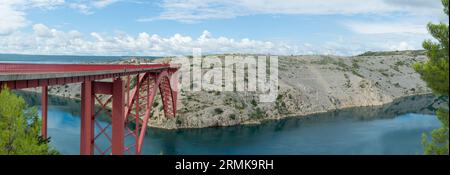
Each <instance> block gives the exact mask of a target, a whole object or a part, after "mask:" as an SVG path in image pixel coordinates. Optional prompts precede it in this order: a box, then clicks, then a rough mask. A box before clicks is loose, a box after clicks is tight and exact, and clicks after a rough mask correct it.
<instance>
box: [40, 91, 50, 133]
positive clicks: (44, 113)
mask: <svg viewBox="0 0 450 175" xmlns="http://www.w3.org/2000/svg"><path fill="white" fill-rule="evenodd" d="M47 90H48V86H47V85H44V86H42V96H41V108H42V109H41V111H42V127H41V135H42V137H43V138H44V139H46V138H47V113H48V94H47V93H48V92H47Z"/></svg>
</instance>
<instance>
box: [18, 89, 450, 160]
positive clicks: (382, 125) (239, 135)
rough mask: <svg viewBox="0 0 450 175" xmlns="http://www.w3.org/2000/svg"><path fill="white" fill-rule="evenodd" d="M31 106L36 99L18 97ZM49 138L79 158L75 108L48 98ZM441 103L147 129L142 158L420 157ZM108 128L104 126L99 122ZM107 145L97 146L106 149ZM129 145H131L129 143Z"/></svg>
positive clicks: (421, 99)
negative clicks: (259, 121) (237, 123)
mask: <svg viewBox="0 0 450 175" xmlns="http://www.w3.org/2000/svg"><path fill="white" fill-rule="evenodd" d="M22 95H23V96H25V97H26V98H27V101H28V102H29V103H34V104H36V105H39V104H38V101H39V100H38V98H37V97H38V96H37V95H36V94H32V93H24V94H22ZM49 101H50V103H51V105H50V107H49V121H48V122H49V123H48V133H49V135H50V136H51V145H52V146H53V147H55V148H56V149H57V150H59V151H60V152H61V153H62V154H79V139H80V138H79V137H80V117H79V112H80V111H79V103H78V102H76V101H75V100H67V99H63V98H57V97H52V98H50V100H49ZM439 103H441V102H440V100H438V99H436V98H435V97H433V96H429V95H427V96H416V97H408V98H404V99H401V100H398V101H396V102H394V103H392V104H389V105H385V106H381V107H364V108H353V109H346V110H339V111H335V112H328V113H323V114H316V115H310V116H307V117H296V118H290V119H285V120H279V121H268V122H264V123H263V124H261V125H247V126H234V127H224V128H204V129H180V130H164V129H155V128H151V129H149V131H148V132H147V135H146V137H145V144H144V147H143V151H142V153H143V154H153V155H158V154H421V153H422V146H421V143H420V142H421V135H422V133H424V132H430V131H431V130H433V129H435V128H438V127H439V126H440V123H439V121H438V120H437V119H436V117H435V116H434V115H433V113H434V109H435V107H436V106H437V105H439ZM100 123H101V124H102V125H106V124H107V122H106V121H101V122H100ZM106 142H107V141H106V139H105V138H103V139H102V140H100V141H99V144H100V145H105V143H106ZM127 142H128V143H129V144H131V143H132V142H133V140H132V139H131V138H130V139H127Z"/></svg>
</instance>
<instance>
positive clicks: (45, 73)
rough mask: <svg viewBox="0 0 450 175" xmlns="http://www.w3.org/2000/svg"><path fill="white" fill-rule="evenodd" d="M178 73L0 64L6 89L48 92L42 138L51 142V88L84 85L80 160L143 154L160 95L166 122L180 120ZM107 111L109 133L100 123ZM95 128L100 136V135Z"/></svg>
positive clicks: (163, 68)
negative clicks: (101, 143) (103, 144)
mask: <svg viewBox="0 0 450 175" xmlns="http://www.w3.org/2000/svg"><path fill="white" fill-rule="evenodd" d="M177 70H178V67H177V66H173V65H170V64H146V65H122V64H9V63H6V64H5V63H0V87H1V88H3V87H4V86H5V85H6V86H7V87H8V88H9V89H24V88H34V87H41V88H42V98H41V103H42V129H41V132H42V136H43V137H44V138H47V110H48V109H47V106H48V97H47V91H48V86H53V85H65V84H70V83H81V131H80V132H81V133H80V154H83V155H89V154H94V153H95V154H113V155H120V154H126V153H127V154H133V153H134V154H140V152H141V150H142V144H143V139H144V136H145V132H146V130H147V123H148V120H149V118H150V117H151V110H152V106H153V101H154V100H155V96H156V94H157V93H158V90H159V94H160V95H161V99H162V103H163V109H164V116H165V117H175V115H176V109H177V106H176V101H177V87H176V85H177V80H176V78H172V77H175V76H173V75H174V73H176V71H177ZM111 79H112V81H111ZM132 79H134V80H135V81H132ZM99 80H102V81H99ZM105 80H109V81H105ZM132 86H134V87H132ZM1 88H0V90H1ZM100 94H103V95H108V98H107V100H102V99H101V98H100V97H99V96H98V95H100ZM111 103H112V106H111V107H112V112H109V111H108V110H107V107H108V105H110V104H111ZM95 105H98V106H101V108H100V110H98V111H95V108H94V106H95ZM101 111H106V113H107V114H108V115H109V117H110V118H111V123H110V124H108V125H107V126H106V127H102V126H101V125H100V124H99V123H98V122H97V121H96V118H97V117H96V116H98V115H99V113H100V112H101ZM95 128H97V129H99V130H98V131H97V132H95ZM100 136H104V137H106V138H107V139H108V140H109V141H110V145H109V146H108V147H107V148H101V147H100V146H99V145H97V144H96V140H97V139H98V138H99V137H100ZM126 137H133V138H134V140H135V142H134V143H133V144H131V145H125V138H126ZM132 150H134V151H132Z"/></svg>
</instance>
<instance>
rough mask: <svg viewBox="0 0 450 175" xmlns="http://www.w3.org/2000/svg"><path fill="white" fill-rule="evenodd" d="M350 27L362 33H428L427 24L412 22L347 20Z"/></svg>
mask: <svg viewBox="0 0 450 175" xmlns="http://www.w3.org/2000/svg"><path fill="white" fill-rule="evenodd" d="M344 25H345V26H347V27H348V28H349V29H351V30H352V31H354V32H356V33H360V34H405V33H408V34H427V33H428V31H427V28H426V25H425V24H411V23H402V22H388V23H387V22H382V23H376V22H347V23H346V24H344Z"/></svg>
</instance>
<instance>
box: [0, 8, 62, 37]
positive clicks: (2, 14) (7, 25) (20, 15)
mask: <svg viewBox="0 0 450 175" xmlns="http://www.w3.org/2000/svg"><path fill="white" fill-rule="evenodd" d="M63 3H64V0H7V1H5V0H2V1H0V35H6V34H10V33H12V32H14V31H16V30H17V29H20V28H22V27H25V26H27V25H28V24H29V23H30V22H29V21H28V20H27V18H26V13H25V10H27V9H30V8H40V9H53V8H54V7H56V6H59V5H62V4H63Z"/></svg>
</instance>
